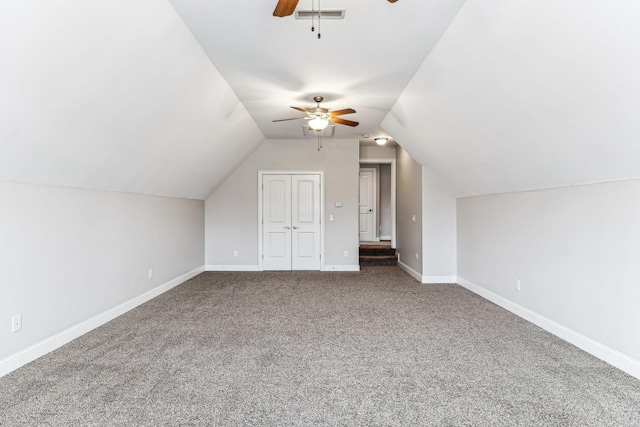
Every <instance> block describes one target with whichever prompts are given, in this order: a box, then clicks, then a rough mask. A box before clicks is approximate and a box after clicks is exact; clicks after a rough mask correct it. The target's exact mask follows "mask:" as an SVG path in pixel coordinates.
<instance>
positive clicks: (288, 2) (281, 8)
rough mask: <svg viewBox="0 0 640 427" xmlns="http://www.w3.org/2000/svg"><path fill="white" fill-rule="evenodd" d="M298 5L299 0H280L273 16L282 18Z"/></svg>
mask: <svg viewBox="0 0 640 427" xmlns="http://www.w3.org/2000/svg"><path fill="white" fill-rule="evenodd" d="M387 1H388V2H389V3H395V2H397V1H398V0H387ZM296 6H298V0H278V4H277V5H276V8H275V10H274V11H273V16H278V17H280V18H282V17H285V16H289V15H292V14H293V11H294V10H295V9H296Z"/></svg>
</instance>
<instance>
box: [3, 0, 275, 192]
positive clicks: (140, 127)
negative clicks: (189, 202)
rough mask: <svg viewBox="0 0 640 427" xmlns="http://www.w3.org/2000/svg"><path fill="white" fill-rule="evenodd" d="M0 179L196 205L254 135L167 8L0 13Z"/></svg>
mask: <svg viewBox="0 0 640 427" xmlns="http://www.w3.org/2000/svg"><path fill="white" fill-rule="evenodd" d="M0 117H1V119H0V180H3V181H19V182H26V183H34V184H44V185H59V186H69V187H81V188H91V189H104V190H114V191H124V192H134V193H142V194H154V195H163V196H175V197H186V198H200V199H201V198H204V197H206V195H207V194H208V193H209V192H210V190H211V189H212V187H213V186H215V185H216V184H217V183H219V182H220V181H221V180H222V179H224V177H226V176H227V175H228V174H229V173H230V172H231V171H232V170H233V169H234V168H235V167H236V165H237V164H239V162H240V161H242V159H243V158H245V157H246V155H248V153H250V152H251V151H252V150H253V149H254V148H255V147H256V146H257V145H258V144H259V143H260V142H262V141H263V140H264V135H263V133H262V132H261V131H260V129H259V128H258V126H257V125H256V123H255V122H254V120H253V119H252V118H251V116H250V115H249V114H248V112H247V111H246V109H245V108H244V106H243V105H242V103H241V102H240V101H239V100H238V98H237V97H236V95H235V94H234V92H233V91H232V89H231V88H230V86H229V85H228V83H227V82H226V81H225V79H224V78H223V77H222V76H221V75H220V73H219V72H218V71H217V69H216V68H215V67H214V66H213V65H212V64H211V61H210V60H209V58H208V57H207V55H206V54H205V53H204V52H203V50H202V48H201V47H200V45H199V44H198V43H197V41H196V40H195V39H194V37H193V35H192V34H191V32H190V31H189V29H188V28H187V27H186V26H185V24H184V23H183V21H182V20H181V19H180V17H179V16H178V15H177V13H176V12H175V10H174V9H173V8H172V7H171V5H170V4H169V3H168V2H166V1H153V0H136V1H128V0H101V1H100V0H96V1H61V0H40V1H28V2H22V1H7V2H3V3H2V6H0Z"/></svg>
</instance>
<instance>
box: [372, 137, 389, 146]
mask: <svg viewBox="0 0 640 427" xmlns="http://www.w3.org/2000/svg"><path fill="white" fill-rule="evenodd" d="M388 140H389V138H375V139H374V141H375V142H376V144H378V145H384V144H386V143H387V141H388Z"/></svg>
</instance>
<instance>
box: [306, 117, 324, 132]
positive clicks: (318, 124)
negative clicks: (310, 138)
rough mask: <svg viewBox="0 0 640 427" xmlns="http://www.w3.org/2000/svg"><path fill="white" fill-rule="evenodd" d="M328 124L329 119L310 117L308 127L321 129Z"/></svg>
mask: <svg viewBox="0 0 640 427" xmlns="http://www.w3.org/2000/svg"><path fill="white" fill-rule="evenodd" d="M328 124H329V120H325V119H319V118H315V119H311V120H309V127H310V128H311V129H313V130H318V131H320V130H323V129H324V128H326V127H327V125H328Z"/></svg>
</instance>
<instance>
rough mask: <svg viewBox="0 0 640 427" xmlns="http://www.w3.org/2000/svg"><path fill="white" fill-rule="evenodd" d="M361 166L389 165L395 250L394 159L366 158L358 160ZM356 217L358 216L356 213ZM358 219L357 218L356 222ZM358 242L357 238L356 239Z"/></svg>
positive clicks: (392, 232)
mask: <svg viewBox="0 0 640 427" xmlns="http://www.w3.org/2000/svg"><path fill="white" fill-rule="evenodd" d="M360 163H361V164H370V165H377V164H390V165H391V247H392V248H394V249H396V159H394V158H391V157H388V158H387V157H385V158H379V159H375V158H366V159H362V158H361V159H360ZM358 215H360V214H359V213H358ZM359 220H360V219H359V218H358V221H359ZM358 240H359V237H358Z"/></svg>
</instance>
